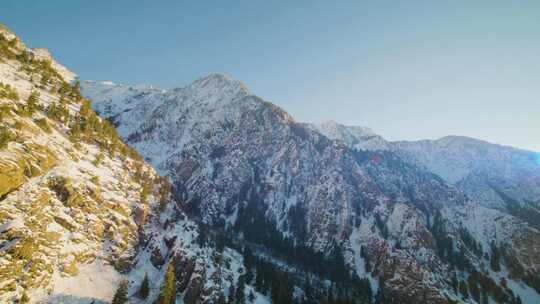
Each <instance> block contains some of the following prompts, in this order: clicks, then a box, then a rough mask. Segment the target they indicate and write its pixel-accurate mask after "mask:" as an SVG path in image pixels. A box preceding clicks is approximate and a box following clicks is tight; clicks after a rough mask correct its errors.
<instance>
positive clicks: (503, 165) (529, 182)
mask: <svg viewBox="0 0 540 304" xmlns="http://www.w3.org/2000/svg"><path fill="white" fill-rule="evenodd" d="M313 127H314V128H316V129H317V130H320V131H321V132H322V133H324V134H326V135H327V136H328V137H330V138H333V139H336V140H339V141H343V142H344V143H346V144H347V145H348V146H350V147H352V148H354V149H363V150H384V151H392V152H393V153H396V154H397V155H399V156H400V157H401V158H403V159H404V160H406V161H407V162H409V163H413V164H415V165H418V166H420V167H423V168H425V169H426V170H429V171H431V172H433V173H435V174H437V175H438V176H440V177H442V178H443V179H445V180H446V181H447V182H449V183H451V184H453V185H455V186H456V187H457V188H458V189H460V190H462V191H463V192H464V193H466V194H467V195H468V196H469V197H470V198H471V199H473V200H475V201H477V202H479V203H481V204H482V205H484V206H486V207H492V208H497V209H499V210H506V211H507V212H509V213H511V214H513V215H515V216H518V217H521V218H522V219H523V220H526V221H528V222H529V224H531V225H533V226H535V227H536V228H540V162H539V161H538V159H539V155H540V153H537V152H532V151H525V150H521V149H516V148H512V147H508V146H501V145H496V144H491V143H488V142H485V141H482V140H477V139H474V138H469V137H463V136H446V137H443V138H441V139H438V140H420V141H396V142H390V141H386V140H384V139H383V138H382V137H381V136H378V135H374V134H373V135H370V136H371V137H366V136H365V135H364V134H362V133H358V132H356V130H358V129H359V128H360V127H351V126H344V125H339V124H336V123H326V124H321V125H313ZM360 129H361V128H360ZM374 138H376V141H374ZM525 210H526V212H525Z"/></svg>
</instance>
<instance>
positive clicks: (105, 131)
mask: <svg viewBox="0 0 540 304" xmlns="http://www.w3.org/2000/svg"><path fill="white" fill-rule="evenodd" d="M51 59H52V57H50V54H49V53H48V51H45V50H43V49H41V50H38V51H36V50H32V49H29V48H27V47H26V46H25V45H24V44H23V43H22V42H21V40H19V39H18V38H17V37H16V36H15V35H14V34H13V33H11V32H10V31H9V30H7V29H5V28H4V27H0V302H1V303H110V301H111V299H112V298H113V294H115V292H116V291H117V289H118V290H121V288H118V286H119V285H122V284H121V282H122V281H126V282H127V296H128V297H129V301H130V303H152V302H154V300H156V298H158V295H159V294H160V293H161V294H163V292H160V288H162V286H165V285H166V284H165V283H164V281H165V280H166V272H167V270H174V272H172V273H173V275H172V282H173V284H174V283H175V281H176V285H178V286H177V296H178V299H183V301H184V302H183V303H199V302H201V301H205V302H207V303H217V302H219V299H221V298H223V297H224V296H225V295H227V292H228V290H229V288H230V286H235V284H236V283H237V282H238V280H239V275H240V274H241V273H242V271H243V270H242V269H243V268H244V266H243V260H242V255H241V254H240V253H238V252H237V251H235V250H233V249H230V248H221V249H219V250H218V249H216V247H215V245H214V243H213V242H211V240H212V239H211V238H209V237H208V236H207V235H206V234H205V233H204V231H201V229H200V228H199V226H198V224H197V223H195V222H194V221H193V220H191V219H189V218H187V216H186V214H185V212H184V211H183V209H184V208H185V205H184V204H183V203H182V201H180V200H178V199H175V198H174V196H173V195H171V192H170V184H169V182H168V179H166V178H163V177H160V176H158V175H157V174H156V172H155V171H154V169H152V168H151V167H150V166H148V165H147V164H146V163H145V162H144V161H143V160H142V159H141V157H140V156H139V155H138V153H137V152H135V151H134V150H133V149H131V148H129V147H128V146H126V145H125V144H124V143H123V142H122V140H121V139H120V138H119V137H118V135H117V134H116V131H115V129H114V127H112V126H111V125H110V124H109V123H108V122H107V121H106V120H104V119H101V118H99V117H98V116H97V115H96V114H95V112H94V111H93V110H92V109H91V108H90V104H89V102H88V101H86V100H84V99H83V98H82V97H81V95H80V92H79V88H78V84H77V83H72V84H70V83H68V80H71V79H70V77H74V75H75V74H73V73H72V72H69V71H68V70H67V69H65V68H64V67H62V66H61V65H59V64H58V63H55V62H53V61H51ZM145 275H147V276H148V278H149V280H148V282H149V284H148V285H147V287H148V288H147V292H146V295H143V293H141V292H140V290H141V289H140V288H141V284H142V281H143V278H144V277H145ZM170 277H171V276H170ZM161 290H162V289H161ZM233 290H235V289H234V288H233ZM252 290H253V288H252V287H250V286H249V285H248V286H245V287H244V291H245V293H246V294H248V293H249V292H251V291H252ZM254 297H255V298H256V299H258V300H260V301H263V300H264V299H265V297H264V296H262V295H260V294H258V293H256V292H254ZM160 301H161V303H164V302H163V300H160ZM261 303H264V301H263V302H261Z"/></svg>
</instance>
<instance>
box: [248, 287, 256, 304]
mask: <svg viewBox="0 0 540 304" xmlns="http://www.w3.org/2000/svg"><path fill="white" fill-rule="evenodd" d="M248 300H249V303H253V302H254V301H255V294H254V293H253V290H250V291H249V295H248Z"/></svg>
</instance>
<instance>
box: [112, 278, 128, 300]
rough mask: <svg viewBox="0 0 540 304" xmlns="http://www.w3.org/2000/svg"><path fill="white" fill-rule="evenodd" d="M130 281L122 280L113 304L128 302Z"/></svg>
mask: <svg viewBox="0 0 540 304" xmlns="http://www.w3.org/2000/svg"><path fill="white" fill-rule="evenodd" d="M127 292H128V283H127V281H122V282H120V285H118V289H117V290H116V293H115V294H114V297H113V300H112V304H124V303H126V302H127Z"/></svg>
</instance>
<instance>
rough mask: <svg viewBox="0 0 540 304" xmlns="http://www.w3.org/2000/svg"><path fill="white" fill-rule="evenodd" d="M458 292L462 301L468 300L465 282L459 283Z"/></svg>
mask: <svg viewBox="0 0 540 304" xmlns="http://www.w3.org/2000/svg"><path fill="white" fill-rule="evenodd" d="M459 292H460V293H461V295H462V296H463V299H465V300H466V299H468V298H469V290H468V289H467V283H466V282H465V281H459Z"/></svg>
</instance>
